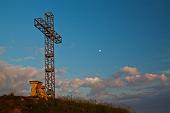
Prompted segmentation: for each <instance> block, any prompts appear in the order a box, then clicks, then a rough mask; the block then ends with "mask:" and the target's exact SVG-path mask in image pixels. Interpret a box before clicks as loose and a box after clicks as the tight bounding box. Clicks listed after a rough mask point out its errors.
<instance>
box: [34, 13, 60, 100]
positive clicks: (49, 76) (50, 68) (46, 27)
mask: <svg viewBox="0 0 170 113" xmlns="http://www.w3.org/2000/svg"><path fill="white" fill-rule="evenodd" d="M34 26H35V27H37V28H38V29H39V30H40V31H41V32H42V33H43V34H44V35H45V49H44V52H45V88H46V92H47V95H49V96H50V97H51V98H55V64H54V58H55V57H54V43H56V44H59V43H61V42H62V38H61V36H60V35H59V34H58V33H56V32H55V31H54V15H53V14H52V13H51V12H47V13H45V17H44V19H43V18H35V19H34Z"/></svg>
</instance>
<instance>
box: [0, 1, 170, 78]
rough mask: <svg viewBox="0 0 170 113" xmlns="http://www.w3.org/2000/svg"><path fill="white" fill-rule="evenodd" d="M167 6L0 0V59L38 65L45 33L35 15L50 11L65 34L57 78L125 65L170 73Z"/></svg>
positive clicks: (104, 73)
mask: <svg viewBox="0 0 170 113" xmlns="http://www.w3.org/2000/svg"><path fill="white" fill-rule="evenodd" d="M169 5H170V2H169V1H168V0H130V1H127V0H50V1H49V0H36V1H35V0H27V1H26V0H25V1H23V0H13V1H10V0H1V1H0V14H1V18H0V25H1V27H0V48H1V49H0V60H1V61H3V62H6V63H7V64H11V65H14V66H20V67H35V68H36V69H42V68H43V66H44V61H43V59H44V57H43V47H44V38H43V34H42V33H41V32H40V31H39V30H37V29H36V28H35V27H34V26H33V19H34V18H36V17H43V15H44V13H45V12H48V11H52V12H53V14H54V15H55V30H56V31H57V32H58V33H59V34H61V36H62V37H63V43H62V44H61V45H55V55H56V59H55V64H56V67H57V68H58V69H63V70H64V71H66V73H65V74H64V77H63V76H62V77H60V78H61V79H66V80H71V79H75V78H80V79H84V78H85V77H87V76H97V77H99V78H102V79H108V78H111V77H112V76H113V75H114V73H117V72H119V71H120V70H121V69H122V68H123V67H125V66H129V67H134V68H137V69H139V71H140V73H139V74H141V75H145V74H146V73H157V74H164V72H166V76H169V69H170V52H169V48H170V21H169V20H170V8H169ZM2 50H3V51H2ZM99 50H101V52H99ZM130 69H131V68H130Z"/></svg>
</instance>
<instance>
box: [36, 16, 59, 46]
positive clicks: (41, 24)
mask: <svg viewBox="0 0 170 113" xmlns="http://www.w3.org/2000/svg"><path fill="white" fill-rule="evenodd" d="M34 26H35V27H36V28H38V29H39V30H40V31H41V32H42V33H43V34H45V35H46V36H47V37H48V38H50V39H51V40H52V41H54V42H55V43H56V44H59V43H61V42H62V37H61V36H60V35H59V34H58V33H56V34H55V31H51V30H50V29H51V28H50V27H49V25H48V24H47V23H46V22H45V21H44V19H42V18H35V19H34Z"/></svg>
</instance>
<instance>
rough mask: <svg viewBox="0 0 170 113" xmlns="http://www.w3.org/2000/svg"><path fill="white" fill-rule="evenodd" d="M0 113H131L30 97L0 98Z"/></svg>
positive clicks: (90, 103)
mask: <svg viewBox="0 0 170 113" xmlns="http://www.w3.org/2000/svg"><path fill="white" fill-rule="evenodd" d="M0 113H132V112H131V111H130V109H127V108H123V107H113V106H112V105H106V104H97V103H96V102H95V101H85V100H80V99H71V98H58V99H55V100H49V101H45V100H41V99H38V98H32V97H23V96H14V95H13V94H12V93H11V94H10V95H4V96H1V97H0Z"/></svg>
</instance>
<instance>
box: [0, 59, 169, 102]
mask: <svg viewBox="0 0 170 113" xmlns="http://www.w3.org/2000/svg"><path fill="white" fill-rule="evenodd" d="M65 73H66V70H65V69H57V70H56V75H57V76H59V75H64V74H65ZM29 80H40V81H44V73H43V70H38V69H36V68H34V67H22V66H15V65H11V64H8V63H6V62H3V61H0V95H3V94H8V93H10V92H14V93H15V94H17V95H29V93H30V86H29ZM169 86H170V78H169V75H168V74H166V75H165V74H163V73H162V74H152V73H146V74H144V75H141V74H140V72H139V70H138V69H137V68H136V67H130V66H125V67H123V68H122V69H120V71H119V72H118V73H116V74H114V75H113V76H112V77H110V78H108V79H102V78H100V77H98V76H89V75H88V76H87V77H86V78H84V79H80V78H75V79H72V80H59V79H56V93H57V95H58V96H62V95H65V96H66V95H72V96H74V97H82V98H88V99H96V100H99V101H105V102H112V101H114V102H115V101H119V102H122V101H129V100H134V99H140V98H141V97H143V96H149V95H153V94H157V93H161V91H164V90H165V89H167V88H168V87H169Z"/></svg>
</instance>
